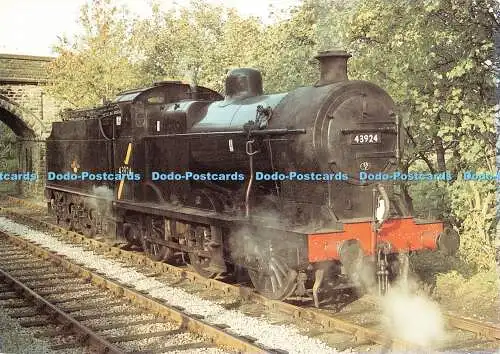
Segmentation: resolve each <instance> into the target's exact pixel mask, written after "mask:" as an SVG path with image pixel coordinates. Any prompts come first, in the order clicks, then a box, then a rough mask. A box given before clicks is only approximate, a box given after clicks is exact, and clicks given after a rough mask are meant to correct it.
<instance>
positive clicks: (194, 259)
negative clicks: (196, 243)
mask: <svg viewBox="0 0 500 354" xmlns="http://www.w3.org/2000/svg"><path fill="white" fill-rule="evenodd" d="M188 255H189V263H188V267H189V268H191V269H193V270H194V271H195V272H196V273H198V274H199V275H201V276H202V277H205V278H215V277H217V276H219V275H220V274H221V273H219V272H216V271H213V270H210V269H209V268H208V267H209V265H210V258H206V257H200V256H198V255H197V254H196V253H189V254H188Z"/></svg>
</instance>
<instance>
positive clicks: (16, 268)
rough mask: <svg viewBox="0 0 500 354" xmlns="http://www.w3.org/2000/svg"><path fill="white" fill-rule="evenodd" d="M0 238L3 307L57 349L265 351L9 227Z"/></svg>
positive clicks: (104, 350)
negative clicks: (22, 235) (114, 280)
mask: <svg viewBox="0 0 500 354" xmlns="http://www.w3.org/2000/svg"><path fill="white" fill-rule="evenodd" d="M0 238H1V243H2V246H1V247H0V307H2V308H3V310H4V311H7V313H8V315H9V316H10V317H13V318H15V319H17V320H18V321H19V324H20V325H21V326H23V327H28V328H32V329H33V330H34V332H35V336H38V337H42V338H44V337H45V338H48V339H49V341H50V342H51V346H50V349H53V350H61V349H68V348H73V349H74V348H88V349H90V350H92V352H98V353H126V352H147V353H162V352H168V351H183V350H184V351H186V353H187V352H195V351H196V350H200V352H207V350H208V349H211V351H208V352H213V353H224V352H234V351H238V352H265V349H264V348H261V347H258V346H256V345H254V344H252V343H251V342H250V341H248V340H247V339H245V338H242V337H239V336H236V335H233V334H230V333H228V332H226V331H224V330H223V329H221V328H217V327H216V326H213V325H210V324H208V323H205V322H204V321H203V320H201V319H199V318H197V317H196V316H192V315H189V314H187V313H185V312H184V311H182V309H179V308H175V307H173V306H169V305H168V304H166V303H160V302H158V301H156V300H155V299H152V298H150V297H148V296H146V295H143V294H141V293H139V292H137V291H135V290H134V289H130V288H127V287H124V286H123V285H121V284H119V283H117V282H113V281H112V280H109V279H106V278H104V277H102V276H100V275H98V274H96V273H94V272H92V271H89V270H88V269H84V268H83V267H81V266H79V265H76V264H74V263H72V262H70V261H68V260H67V259H65V258H64V257H61V256H60V255H57V254H54V253H52V252H50V251H48V250H45V249H43V248H41V247H39V246H37V245H34V244H32V243H29V242H27V241H26V240H24V239H22V238H19V237H17V236H14V235H12V234H9V233H5V232H0ZM221 327H222V328H223V326H221Z"/></svg>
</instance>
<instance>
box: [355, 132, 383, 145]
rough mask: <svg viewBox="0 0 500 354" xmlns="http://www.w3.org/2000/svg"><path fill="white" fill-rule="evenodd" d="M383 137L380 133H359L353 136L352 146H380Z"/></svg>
mask: <svg viewBox="0 0 500 354" xmlns="http://www.w3.org/2000/svg"><path fill="white" fill-rule="evenodd" d="M381 142H382V136H381V135H380V133H358V134H352V135H351V144H358V145H362V144H380V143H381Z"/></svg>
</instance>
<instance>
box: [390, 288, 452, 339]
mask: <svg viewBox="0 0 500 354" xmlns="http://www.w3.org/2000/svg"><path fill="white" fill-rule="evenodd" d="M415 288H416V286H415V284H414V283H413V281H403V282H400V283H398V284H396V285H393V286H392V287H391V289H390V290H389V291H388V293H387V294H386V295H385V296H384V297H383V299H382V310H383V321H382V322H383V323H384V325H385V327H386V328H387V331H388V332H389V333H390V334H391V335H392V336H393V337H394V338H398V339H401V340H404V341H408V342H411V343H414V344H416V345H418V346H421V347H425V348H430V347H432V346H433V345H435V344H436V343H437V342H439V341H442V340H443V339H444V338H445V322H444V319H443V316H442V313H441V311H440V309H439V306H438V305H437V304H436V303H435V302H433V301H431V300H430V299H429V298H427V296H425V295H423V294H416V293H414V292H413V289H415Z"/></svg>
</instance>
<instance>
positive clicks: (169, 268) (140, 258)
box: [0, 198, 419, 350]
mask: <svg viewBox="0 0 500 354" xmlns="http://www.w3.org/2000/svg"><path fill="white" fill-rule="evenodd" d="M12 200H14V201H17V198H13V199H12ZM20 203H21V204H25V203H28V204H27V205H29V202H27V201H22V200H21V201H20ZM31 206H32V207H33V205H31ZM37 208H38V206H37ZM1 209H4V208H0V210H1ZM40 209H41V208H40ZM4 211H5V212H6V214H7V215H9V216H11V217H13V218H15V219H18V220H21V221H22V222H28V223H32V224H34V225H36V226H38V227H42V228H46V229H49V230H52V231H55V232H57V233H59V234H62V235H64V236H65V237H66V238H67V239H69V240H70V241H71V242H75V243H83V244H85V245H86V246H89V247H90V248H92V249H95V250H98V251H100V252H103V253H107V254H109V255H111V256H113V257H117V258H121V259H124V260H126V261H132V262H134V263H136V264H139V265H145V266H148V267H151V268H152V269H154V270H155V271H157V272H165V273H170V274H174V275H176V276H178V277H179V278H182V279H187V280H189V281H191V282H198V283H200V284H204V285H205V287H206V288H210V289H218V290H222V291H224V293H226V294H228V295H233V296H237V297H242V298H244V299H245V300H251V301H255V302H258V303H260V304H263V305H264V306H266V307H267V308H270V309H273V310H278V311H281V312H283V313H286V314H288V315H291V316H292V317H293V318H300V319H304V320H309V321H313V322H314V323H316V324H319V325H321V326H322V327H324V328H325V329H330V330H335V331H339V332H342V333H347V334H350V335H353V336H354V338H355V342H356V343H365V342H366V341H369V342H373V343H376V344H379V345H382V346H384V347H386V348H390V349H394V350H410V349H418V348H419V346H418V345H416V344H414V343H411V342H407V341H403V340H399V339H395V338H391V337H390V336H387V335H385V334H384V333H381V332H380V331H376V330H373V329H370V328H365V327H362V326H359V325H357V324H354V323H351V322H348V321H345V320H342V319H339V318H335V317H333V316H331V315H329V314H326V313H323V312H321V311H318V310H316V309H312V308H307V307H299V306H296V305H293V304H289V303H286V302H282V301H277V300H270V299H267V298H266V297H264V296H262V295H260V294H258V293H256V292H255V291H254V290H253V289H251V288H247V287H240V286H234V285H231V284H227V283H224V282H222V281H219V280H215V279H207V278H204V277H202V276H201V275H199V274H197V273H193V272H190V271H188V270H186V269H182V268H179V267H176V266H173V265H170V264H167V263H162V262H156V261H153V260H152V259H151V258H149V257H148V256H147V255H145V254H143V253H136V252H130V251H125V250H122V249H120V248H119V247H115V246H113V245H110V244H107V243H105V242H102V241H98V240H96V239H91V238H87V237H86V236H84V235H81V234H79V233H76V232H73V231H69V230H66V229H64V228H62V227H60V226H57V225H54V224H51V223H48V222H45V221H41V220H37V219H34V218H31V217H29V216H26V215H22V214H19V213H16V212H14V211H12V210H6V209H4ZM26 242H27V241H26ZM102 281H107V280H102Z"/></svg>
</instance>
